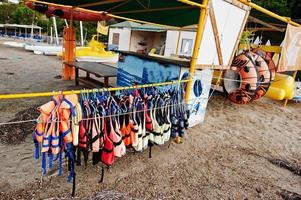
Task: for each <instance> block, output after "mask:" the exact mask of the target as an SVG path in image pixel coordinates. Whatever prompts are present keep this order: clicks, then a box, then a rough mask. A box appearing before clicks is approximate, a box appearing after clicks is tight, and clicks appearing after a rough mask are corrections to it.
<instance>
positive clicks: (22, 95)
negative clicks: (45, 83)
mask: <svg viewBox="0 0 301 200" xmlns="http://www.w3.org/2000/svg"><path fill="white" fill-rule="evenodd" d="M188 81H189V80H178V81H169V82H163V83H152V84H144V85H135V86H126V87H114V88H100V89H98V88H96V89H83V90H68V91H53V92H36V93H19V94H0V99H19V98H33V97H48V96H54V95H59V94H80V93H92V92H112V91H119V90H131V89H141V88H148V87H158V86H166V85H176V84H180V83H186V82H188Z"/></svg>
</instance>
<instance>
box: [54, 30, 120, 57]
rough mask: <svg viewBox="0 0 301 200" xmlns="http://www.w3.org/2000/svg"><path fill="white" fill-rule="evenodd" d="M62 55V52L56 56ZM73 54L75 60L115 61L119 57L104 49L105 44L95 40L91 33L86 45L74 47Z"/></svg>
mask: <svg viewBox="0 0 301 200" xmlns="http://www.w3.org/2000/svg"><path fill="white" fill-rule="evenodd" d="M62 55H63V52H60V53H59V54H58V56H62ZM75 55H76V60H77V61H86V62H106V63H117V62H118V57H119V55H118V53H114V52H112V51H106V50H105V45H104V44H103V43H101V42H98V41H97V39H96V35H93V37H92V39H91V41H90V42H89V43H88V46H87V47H76V52H75Z"/></svg>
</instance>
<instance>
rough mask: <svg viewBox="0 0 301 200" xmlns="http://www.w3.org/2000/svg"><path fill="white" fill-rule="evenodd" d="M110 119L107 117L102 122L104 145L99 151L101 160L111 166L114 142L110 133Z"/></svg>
mask: <svg viewBox="0 0 301 200" xmlns="http://www.w3.org/2000/svg"><path fill="white" fill-rule="evenodd" d="M109 120H110V119H109V118H108V117H107V118H106V119H105V123H104V146H103V148H102V152H101V161H102V162H103V163H104V164H105V165H107V166H111V165H112V164H113V163H114V157H115V156H114V144H113V139H112V135H113V134H111V131H112V129H111V126H110V121H109Z"/></svg>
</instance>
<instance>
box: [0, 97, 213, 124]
mask: <svg viewBox="0 0 301 200" xmlns="http://www.w3.org/2000/svg"><path fill="white" fill-rule="evenodd" d="M195 99H200V98H195ZM202 99H208V98H202ZM193 100H194V99H191V100H190V101H193ZM182 104H185V105H187V106H188V105H193V104H186V102H180V103H175V104H170V105H166V106H160V107H156V108H152V109H144V110H138V111H131V112H125V113H117V114H111V115H105V116H99V118H101V119H102V118H107V117H118V116H121V115H129V114H134V113H141V112H147V111H153V110H158V109H163V108H169V107H173V106H175V105H182ZM81 120H83V121H86V120H91V118H83V119H81ZM64 121H66V120H64ZM67 121H69V122H71V121H72V120H70V119H69V120H67ZM29 122H36V123H51V122H61V120H59V121H58V120H49V121H46V122H45V121H42V120H39V118H38V119H29V120H20V121H13V122H1V123H0V126H2V125H11V124H21V123H29Z"/></svg>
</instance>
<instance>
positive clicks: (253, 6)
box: [239, 0, 301, 27]
mask: <svg viewBox="0 0 301 200" xmlns="http://www.w3.org/2000/svg"><path fill="white" fill-rule="evenodd" d="M239 1H240V2H242V3H243V4H245V5H247V6H250V7H251V8H254V9H255V10H258V11H259V12H262V13H264V14H266V15H269V16H270V17H273V18H275V19H278V20H280V21H283V22H285V23H289V24H291V25H294V26H299V27H300V26H301V25H300V24H298V23H296V22H293V21H291V19H290V18H288V17H283V16H280V15H277V14H276V13H273V12H271V11H269V10H267V9H265V8H263V7H261V6H259V5H257V4H255V3H252V2H251V1H250V0H239Z"/></svg>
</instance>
